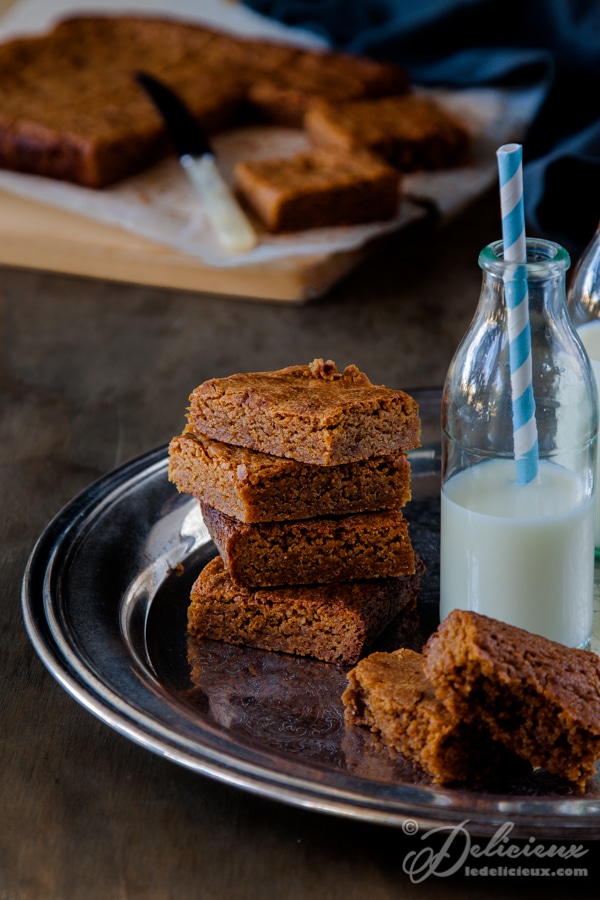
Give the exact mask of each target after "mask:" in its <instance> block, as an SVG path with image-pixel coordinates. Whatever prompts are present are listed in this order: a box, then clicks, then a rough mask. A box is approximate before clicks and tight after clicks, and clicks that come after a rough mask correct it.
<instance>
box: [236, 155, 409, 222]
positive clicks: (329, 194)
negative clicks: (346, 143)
mask: <svg viewBox="0 0 600 900" xmlns="http://www.w3.org/2000/svg"><path fill="white" fill-rule="evenodd" d="M235 179H236V185H237V188H238V190H239V192H240V194H241V195H242V197H243V198H244V200H245V202H246V205H247V206H249V207H250V209H251V210H253V211H254V213H256V215H257V216H258V217H259V219H260V220H261V221H262V223H263V224H264V225H265V227H266V228H267V229H268V230H269V231H271V232H292V231H303V230H305V229H308V228H331V227H336V226H340V225H357V224H360V223H361V222H375V221H379V220H384V219H391V218H392V216H394V215H395V214H396V213H397V212H398V207H399V202H400V193H399V186H400V175H399V173H398V172H397V171H396V170H395V169H393V168H392V167H391V166H388V165H387V164H385V163H383V162H382V161H381V160H379V159H377V158H376V157H374V156H371V155H369V154H367V153H348V152H345V151H343V150H342V151H340V150H336V149H333V150H331V149H322V150H312V151H307V152H303V153H297V154H295V155H294V156H289V157H280V158H275V159H259V160H254V161H242V162H239V163H237V165H236V167H235Z"/></svg>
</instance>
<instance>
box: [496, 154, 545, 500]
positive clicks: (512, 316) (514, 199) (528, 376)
mask: <svg viewBox="0 0 600 900" xmlns="http://www.w3.org/2000/svg"><path fill="white" fill-rule="evenodd" d="M496 156H497V158H498V174H499V177H500V208H501V212H502V240H503V243H504V259H505V261H506V262H511V263H522V264H523V265H516V266H511V267H510V269H509V270H507V271H506V272H505V275H504V295H505V297H506V308H507V312H508V339H509V361H510V381H511V390H512V416H513V434H514V452H515V461H516V466H517V481H518V482H519V483H520V484H528V483H529V482H530V481H533V480H534V478H535V477H536V476H537V473H538V435H537V425H536V421H535V400H534V397H533V379H532V367H531V332H530V328H529V291H528V287H527V268H526V265H525V263H526V262H527V244H526V241H525V209H524V205H523V148H522V147H521V145H520V144H504V145H503V146H502V147H500V148H499V149H498V150H497V152H496Z"/></svg>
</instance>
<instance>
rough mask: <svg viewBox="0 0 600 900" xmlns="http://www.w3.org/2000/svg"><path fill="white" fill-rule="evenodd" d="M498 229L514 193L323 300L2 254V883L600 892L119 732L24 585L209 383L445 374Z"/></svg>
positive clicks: (188, 889)
mask: <svg viewBox="0 0 600 900" xmlns="http://www.w3.org/2000/svg"><path fill="white" fill-rule="evenodd" d="M497 237H499V215H498V203H497V197H496V195H495V193H492V194H490V195H489V196H488V197H486V198H484V199H483V200H482V201H481V202H479V203H477V204H475V205H474V206H473V207H471V208H470V209H469V210H468V211H467V213H466V214H465V215H464V216H462V217H461V218H460V219H459V220H457V221H456V222H454V223H452V225H450V226H446V227H445V228H443V229H437V228H436V227H431V228H430V227H420V228H419V229H418V230H416V231H415V233H414V234H412V235H402V236H397V237H395V238H393V239H392V240H390V241H389V243H387V244H385V245H384V246H383V247H381V248H380V249H379V250H378V251H377V252H376V253H375V254H374V255H373V256H372V257H371V258H370V259H369V260H368V262H366V263H364V264H363V265H362V266H361V267H360V268H359V269H358V270H356V271H355V272H354V273H353V274H351V275H350V276H349V277H348V278H346V279H345V280H344V281H343V282H342V283H340V284H339V285H338V286H337V287H336V288H335V289H334V290H333V291H332V292H331V293H330V295H329V296H328V297H327V298H324V299H321V300H319V301H317V302H315V303H314V304H312V305H307V306H288V305H286V306H279V305H275V304H271V303H259V302H249V301H244V300H230V299H227V298H223V297H217V296H209V295H207V296H201V295H197V294H187V293H181V292H176V291H169V290H162V289H161V290H158V289H152V288H147V287H135V286H130V285H129V286H125V285H119V284H114V283H109V282H103V281H93V280H83V279H77V278H71V277H66V276H60V275H50V274H46V273H43V272H38V271H19V270H16V269H9V268H5V269H0V347H1V357H0V404H1V410H0V412H1V415H0V534H1V544H0V554H1V556H0V597H1V606H0V623H1V624H0V641H1V653H0V664H1V666H2V676H1V678H0V691H1V715H2V725H1V728H0V783H1V790H0V897H1V898H3V900H5V898H8V900H29V898H32V900H37V898H52V900H55V898H56V900H58V898H61V900H62V898H86V900H96V898H98V900H110V898H152V900H154V898H195V897H200V898H244V900H245V898H252V900H253V898H267V897H268V898H275V900H280V898H281V900H284V898H285V900H287V898H289V900H296V898H328V900H329V898H332V900H334V898H335V900H337V898H340V900H341V898H344V900H354V898H356V900H358V898H361V900H362V898H363V897H365V896H367V897H369V898H370V900H384V898H385V900H388V898H390V900H391V898H397V897H409V898H410V897H416V896H419V897H421V896H423V897H425V896H427V897H435V898H437V897H443V898H450V897H460V896H466V897H467V896H468V897H482V898H483V897H489V896H513V897H524V896H526V895H527V896H532V895H536V894H537V893H538V892H540V893H541V892H542V891H543V893H544V895H545V896H567V895H568V893H570V892H576V893H577V895H578V896H587V895H588V892H589V896H592V885H591V879H583V880H582V879H579V880H578V882H577V883H576V884H575V883H573V881H569V880H568V879H562V880H559V881H560V883H557V879H554V880H551V879H546V880H545V881H544V880H543V879H542V880H540V882H539V883H538V882H537V881H536V882H534V881H533V880H531V879H512V881H511V880H509V881H502V880H494V879H489V878H488V879H486V880H479V881H477V880H475V879H469V878H466V877H464V876H454V877H450V878H442V877H439V876H437V877H435V876H432V877H430V878H428V879H427V880H426V881H425V882H423V883H422V884H420V885H415V884H412V883H411V881H410V880H409V878H408V877H407V875H406V874H405V873H404V872H403V870H402V864H403V861H404V858H405V856H406V854H407V853H408V852H410V851H412V850H415V849H417V842H418V840H419V839H418V837H410V836H406V835H404V834H402V832H401V830H400V829H391V828H385V827H380V826H373V825H368V824H364V823H360V822H354V821H351V820H347V819H339V818H335V817H331V816H326V815H324V814H320V813H316V812H312V811H309V810H303V809H298V808H295V807H289V806H286V805H283V804H278V803H276V802H274V801H272V800H267V799H264V798H262V797H260V796H255V795H253V794H250V793H246V792H243V791H240V790H236V789H234V788H232V787H228V786H225V785H223V784H221V783H219V782H216V781H212V780H210V779H208V778H205V777H203V776H199V775H196V774H193V773H191V772H188V771H187V770H185V769H183V768H181V767H179V766H177V765H175V764H173V763H170V762H168V761H167V760H164V759H162V758H159V757H158V756H156V755H154V754H152V753H150V752H148V751H145V750H144V749H142V748H141V747H139V746H137V745H134V744H133V743H130V742H129V741H128V740H126V739H125V738H123V737H121V736H120V735H118V734H117V733H115V732H113V731H111V729H109V728H108V727H107V726H106V725H104V724H103V723H101V722H100V721H98V720H96V719H95V718H94V717H93V716H91V715H90V714H89V713H88V712H87V711H85V710H84V709H82V708H81V707H80V706H79V705H78V704H77V703H76V702H75V701H74V700H73V699H72V698H71V697H70V696H68V695H67V694H66V693H65V692H64V691H63V690H62V689H61V688H60V687H59V685H58V684H57V683H56V682H55V680H54V679H53V678H52V677H51V676H50V675H49V674H48V673H47V671H46V670H45V668H44V667H43V665H42V663H41V662H40V661H39V660H38V658H37V656H36V654H35V652H34V650H33V649H32V647H31V645H30V643H29V640H28V638H27V635H26V632H25V629H24V626H23V624H22V619H21V610H20V596H19V595H20V585H21V578H22V573H23V569H24V566H25V564H26V561H27V557H28V555H29V553H30V551H31V549H32V546H33V543H34V541H35V539H36V538H37V536H38V535H39V534H40V532H41V531H42V530H43V529H44V527H45V525H46V524H47V523H48V521H49V520H50V518H51V517H52V516H53V515H54V514H55V513H56V512H58V511H59V509H60V508H61V507H62V506H63V505H64V504H65V503H66V502H67V501H68V500H70V499H71V498H72V497H73V495H74V494H75V493H76V492H78V491H79V490H81V489H82V488H84V487H86V485H88V484H89V483H90V482H91V481H92V480H93V479H95V478H97V477H98V476H100V475H101V474H103V473H105V472H108V471H109V470H111V469H113V468H114V467H115V466H118V465H119V464H121V463H123V462H124V461H126V460H128V459H131V458H132V457H135V456H137V455H139V454H140V453H142V452H144V451H147V450H150V449H152V448H154V447H156V446H158V445H160V444H163V443H165V442H166V441H168V440H169V439H170V437H171V436H172V435H173V434H175V433H177V432H178V431H179V430H180V429H181V427H182V425H183V424H184V417H185V408H186V406H187V398H188V395H189V393H190V391H191V389H192V388H193V387H194V386H196V385H197V384H198V383H200V382H201V381H203V380H204V379H206V378H209V377H212V376H221V375H227V374H230V373H232V372H237V371H252V370H257V369H260V370H264V369H272V368H279V367H281V366H285V365H288V364H291V363H306V362H309V361H310V360H312V359H313V358H314V357H318V356H323V357H325V358H332V359H334V360H335V361H336V362H337V363H338V364H339V365H346V364H348V363H356V364H357V365H358V366H360V368H362V369H364V370H365V371H366V372H367V373H368V374H369V375H370V377H371V378H372V380H374V381H375V382H377V383H385V384H387V385H389V386H391V387H402V388H418V387H430V386H440V385H441V384H442V382H443V379H444V375H445V373H446V369H447V366H448V363H449V361H450V359H451V356H452V353H453V351H454V349H455V347H456V345H457V343H458V341H459V340H460V338H461V337H462V335H463V333H464V331H465V329H466V327H467V325H468V322H469V321H470V318H471V315H472V313H473V311H474V308H475V304H476V302H477V298H478V293H479V286H480V272H479V269H478V266H477V256H478V253H479V251H480V249H481V248H482V247H483V246H484V244H486V243H487V242H488V241H490V240H494V239H496V238H497Z"/></svg>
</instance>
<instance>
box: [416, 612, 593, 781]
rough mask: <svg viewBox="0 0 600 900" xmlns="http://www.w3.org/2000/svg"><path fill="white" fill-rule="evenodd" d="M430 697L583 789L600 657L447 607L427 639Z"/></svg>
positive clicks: (590, 757) (587, 774)
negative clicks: (480, 723)
mask: <svg viewBox="0 0 600 900" xmlns="http://www.w3.org/2000/svg"><path fill="white" fill-rule="evenodd" d="M424 658H425V671H426V673H427V675H428V677H429V678H430V680H431V681H432V682H433V684H434V687H435V692H436V696H437V697H438V699H439V700H440V701H441V702H442V703H443V704H444V706H445V707H447V709H448V710H449V712H450V713H451V715H453V716H458V717H459V718H460V719H463V720H464V721H466V722H474V721H477V720H481V721H482V722H483V723H485V725H486V726H487V728H488V729H489V731H490V733H491V734H492V736H493V737H495V738H496V739H497V740H499V741H501V742H503V743H504V744H505V745H506V747H508V748H509V749H510V750H512V751H514V752H515V753H518V754H519V756H521V757H522V758H523V759H525V760H528V761H529V762H530V763H531V764H532V765H533V766H540V767H541V768H543V769H545V770H547V771H548V772H552V773H553V774H555V775H559V776H562V777H563V778H566V779H568V780H569V781H572V782H573V783H574V784H575V785H576V786H577V787H578V788H580V789H582V788H583V787H584V785H585V782H586V781H587V779H588V778H589V777H590V776H591V775H593V773H594V767H595V763H596V760H597V759H598V758H600V658H599V657H598V656H597V655H596V654H595V653H592V652H591V651H589V650H576V649H571V648H569V647H565V646H564V645H563V644H559V643H557V642H555V641H551V640H549V639H548V638H545V637H541V636H540V635H537V634H532V633H530V632H528V631H525V630H523V629H522V628H517V627H516V626H514V625H509V624H506V623H504V622H500V621H498V620H496V619H492V618H489V617H488V616H484V615H481V614H480V613H475V612H470V611H466V610H459V609H455V610H453V611H452V612H451V613H450V614H449V615H448V616H446V618H445V619H444V621H443V622H442V623H441V624H440V626H439V628H438V629H437V631H435V632H434V634H433V635H432V636H431V637H430V638H429V640H428V642H427V644H426V645H425V649H424Z"/></svg>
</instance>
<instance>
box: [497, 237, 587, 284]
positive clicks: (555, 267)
mask: <svg viewBox="0 0 600 900" xmlns="http://www.w3.org/2000/svg"><path fill="white" fill-rule="evenodd" d="M525 243H526V246H527V263H525V264H523V263H516V262H507V261H506V260H505V259H504V241H502V240H500V241H493V242H492V243H491V244H487V246H485V247H484V248H483V250H482V251H481V253H480V254H479V265H480V267H481V268H482V269H485V271H487V272H491V273H492V274H494V275H498V276H500V277H503V276H506V275H507V274H514V273H516V272H517V271H518V270H520V269H522V268H523V267H524V268H525V269H526V274H527V280H530V279H534V278H548V276H550V275H562V274H564V273H565V272H566V271H567V269H568V268H569V266H570V265H571V257H570V256H569V254H568V253H567V251H566V250H565V248H564V247H563V246H561V244H557V243H556V242H555V241H548V240H546V239H545V238H535V237H528V238H527V239H526V242H525Z"/></svg>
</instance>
